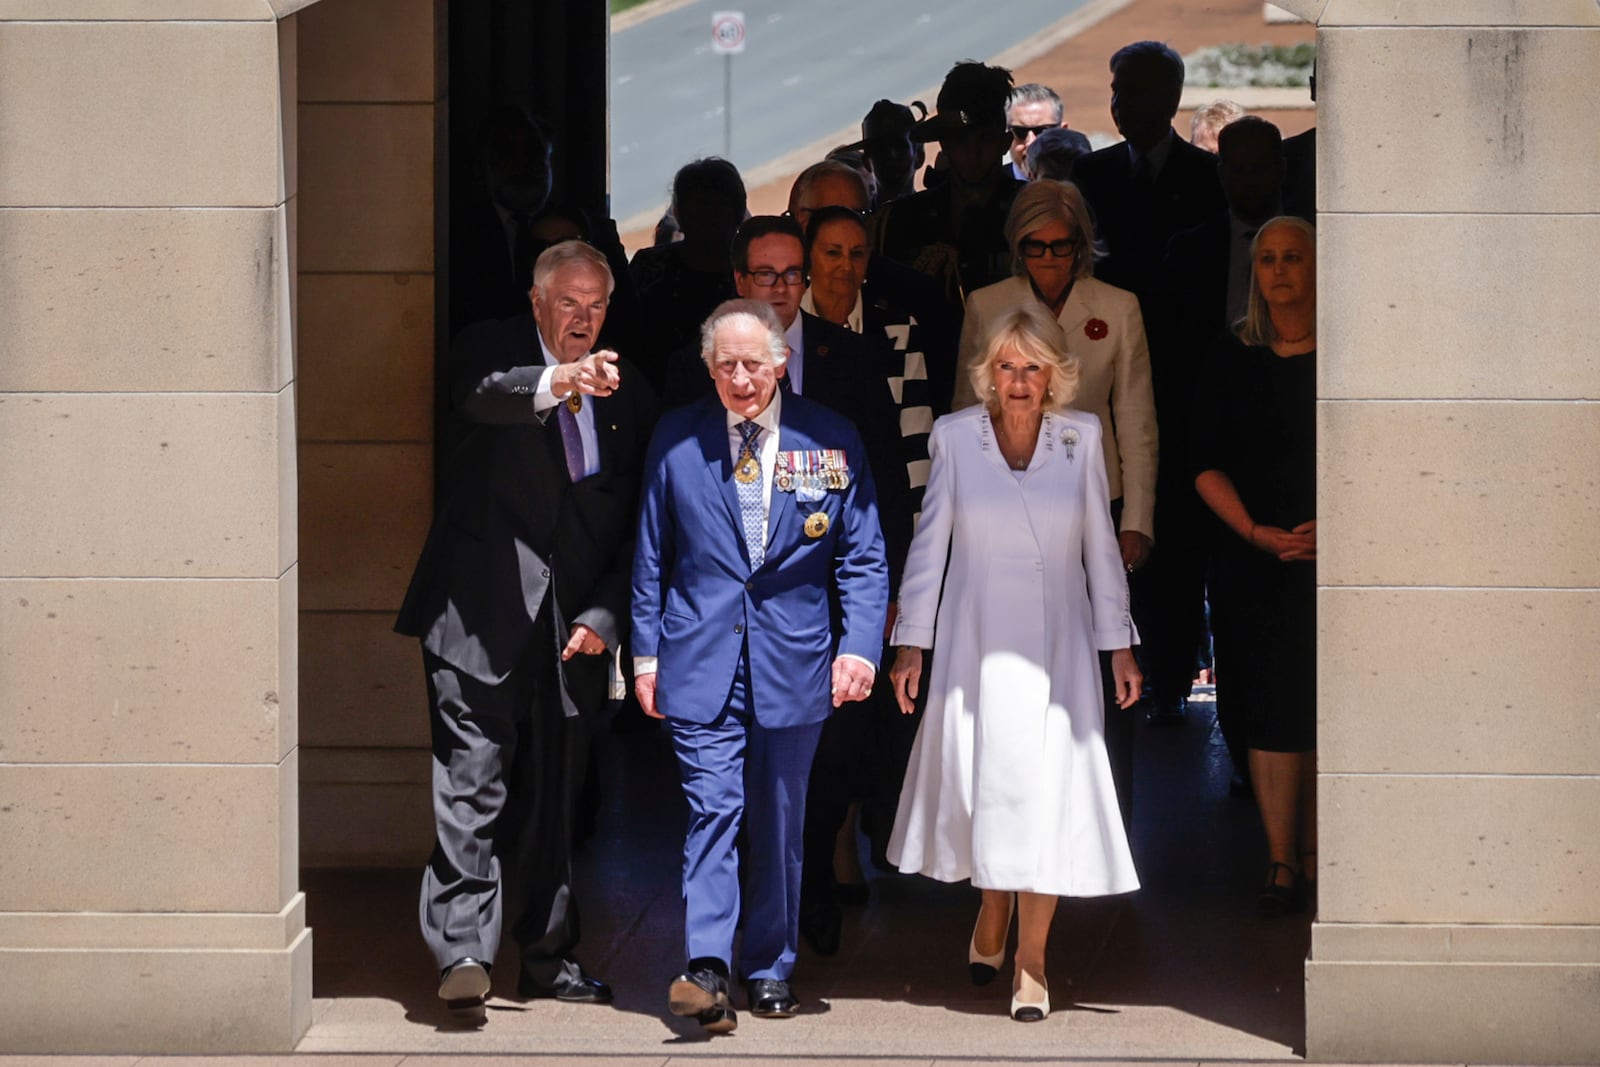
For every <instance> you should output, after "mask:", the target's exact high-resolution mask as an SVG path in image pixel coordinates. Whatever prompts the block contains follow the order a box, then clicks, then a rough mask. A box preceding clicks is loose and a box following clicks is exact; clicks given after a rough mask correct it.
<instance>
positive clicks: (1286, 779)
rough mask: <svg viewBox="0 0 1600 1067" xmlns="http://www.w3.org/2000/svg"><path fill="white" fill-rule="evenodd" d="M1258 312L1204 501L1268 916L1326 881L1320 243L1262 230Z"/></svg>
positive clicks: (1210, 408) (1222, 408) (1244, 343)
mask: <svg viewBox="0 0 1600 1067" xmlns="http://www.w3.org/2000/svg"><path fill="white" fill-rule="evenodd" d="M1251 258H1252V262H1253V269H1252V272H1251V279H1250V296H1249V304H1248V310H1247V312H1246V316H1245V318H1244V320H1243V321H1242V322H1240V323H1239V324H1238V326H1237V327H1236V331H1235V332H1236V333H1237V334H1238V337H1237V339H1236V340H1235V339H1233V338H1229V339H1228V340H1227V341H1226V342H1225V343H1224V344H1223V345H1221V346H1220V347H1219V349H1218V352H1217V353H1216V358H1215V360H1214V362H1213V366H1212V369H1211V374H1210V385H1211V388H1212V397H1211V402H1210V403H1209V404H1208V405H1206V408H1205V409H1204V410H1205V411H1206V416H1207V419H1206V421H1205V422H1204V423H1203V424H1202V426H1201V428H1200V430H1199V432H1198V435H1197V440H1196V442H1195V461H1196V464H1197V466H1196V469H1197V470H1198V471H1199V474H1198V475H1197V477H1196V478H1195V489H1196V490H1197V491H1198V492H1199V494H1200V497H1201V498H1202V499H1203V500H1204V501H1205V502H1206V504H1207V505H1208V506H1209V507H1210V508H1211V510H1212V511H1214V512H1216V514H1217V517H1218V518H1219V519H1221V520H1222V522H1223V523H1224V524H1225V525H1226V526H1227V527H1228V530H1229V531H1231V533H1230V532H1224V533H1223V534H1222V536H1221V538H1220V541H1219V544H1218V545H1217V550H1216V556H1215V564H1214V573H1213V578H1212V586H1211V590H1212V591H1211V604H1212V626H1213V630H1214V633H1215V636H1216V646H1217V658H1218V660H1220V661H1221V662H1222V663H1223V664H1224V665H1225V666H1224V667H1223V670H1224V671H1225V673H1226V675H1227V686H1228V688H1227V692H1226V695H1225V697H1224V699H1226V700H1228V701H1229V703H1230V705H1232V707H1233V708H1234V709H1236V711H1235V714H1237V715H1238V717H1239V721H1240V723H1241V725H1242V726H1243V728H1244V732H1245V740H1246V744H1247V746H1248V748H1249V750H1250V775H1251V780H1252V782H1253V783H1254V785H1255V792H1256V801H1257V803H1258V804H1259V806H1260V809H1261V822H1262V826H1263V828H1264V829H1265V830H1266V837H1267V852H1268V865H1267V877H1266V883H1265V885H1263V886H1262V888H1261V892H1260V896H1259V898H1258V900H1259V903H1260V907H1261V910H1262V912H1263V914H1267V915H1280V914H1282V913H1284V912H1285V911H1289V910H1293V909H1295V908H1297V907H1298V906H1299V905H1300V902H1301V901H1302V899H1303V898H1304V890H1305V889H1306V887H1307V886H1306V883H1309V882H1311V881H1312V880H1314V879H1315V877H1316V854H1317V853H1316V849H1317V836H1316V833H1317V831H1316V814H1317V813H1316V747H1317V741H1316V725H1317V723H1316V697H1317V663H1316V592H1317V589H1316V558H1317V521H1316V491H1317V486H1316V432H1315V418H1316V395H1317V389H1316V347H1317V335H1316V323H1317V292H1316V281H1317V277H1316V235H1315V231H1314V230H1313V229H1312V227H1311V224H1310V223H1308V222H1306V221H1305V220H1303V219H1298V218H1291V217H1287V216H1285V217H1280V218H1276V219H1272V220H1271V221H1269V222H1267V223H1266V225H1264V226H1262V227H1261V230H1260V232H1259V233H1258V234H1257V235H1256V239H1255V243H1254V245H1253V246H1252V251H1251Z"/></svg>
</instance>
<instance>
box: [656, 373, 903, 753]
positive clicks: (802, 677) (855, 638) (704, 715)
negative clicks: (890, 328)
mask: <svg viewBox="0 0 1600 1067" xmlns="http://www.w3.org/2000/svg"><path fill="white" fill-rule="evenodd" d="M778 448H779V450H780V451H785V452H789V451H800V450H811V449H830V448H839V449H843V450H844V452H845V458H846V462H847V463H848V464H849V468H850V484H849V486H848V487H847V488H845V489H842V490H840V489H830V490H828V491H827V492H826V493H825V494H824V497H823V499H822V500H820V501H817V502H814V503H803V502H801V501H800V500H799V499H798V495H797V494H796V493H793V492H782V491H780V490H779V489H778V488H777V487H776V486H774V487H773V490H772V508H771V515H770V518H769V521H768V529H767V553H766V559H765V561H764V562H763V563H762V564H761V566H760V567H759V568H757V569H756V570H755V572H754V573H752V572H751V569H750V563H749V557H748V555H747V554H746V551H745V543H744V533H743V523H742V521H741V519H740V511H739V498H738V493H737V491H736V489H735V486H734V481H733V458H732V455H731V450H730V448H729V444H728V424H727V413H726V411H725V409H724V408H723V407H722V404H721V403H720V402H719V401H718V400H717V398H716V397H715V396H711V397H706V398H704V399H702V400H699V401H697V402H695V403H693V404H690V405H689V406H687V407H683V408H679V409H677V410H675V411H672V412H670V413H668V414H667V416H666V417H665V418H663V419H662V420H661V423H660V424H659V425H658V426H657V428H656V433H655V436H654V437H653V438H652V439H651V442H650V450H649V453H648V455H647V457H646V459H645V485H644V497H643V502H642V504H641V506H640V513H639V536H638V540H637V549H636V552H635V555H634V564H633V652H634V654H635V655H637V656H656V657H658V659H659V664H658V668H657V669H658V671H659V674H658V676H657V687H656V701H657V708H658V710H660V711H661V712H662V713H663V714H664V715H666V716H667V717H668V718H673V719H681V720H685V721H688V722H697V723H709V722H711V721H713V720H714V719H716V718H717V716H718V715H720V714H721V713H722V709H723V705H724V702H725V700H726V698H727V696H728V691H729V689H730V687H731V686H732V684H733V676H734V671H735V669H736V668H737V667H738V663H739V656H740V653H741V652H742V651H743V650H744V649H745V648H746V646H747V642H748V649H749V657H750V697H751V703H752V705H753V707H754V709H755V716H756V721H757V722H759V723H760V724H761V725H762V726H765V727H769V728H782V727H787V726H799V725H803V724H806V723H814V722H820V721H822V720H823V719H825V718H827V716H828V713H829V712H831V711H832V710H833V703H832V696H831V688H832V666H833V660H834V657H835V656H836V655H839V654H842V653H850V654H853V655H857V656H861V657H862V658H864V659H867V660H869V661H871V662H873V663H876V662H877V661H878V657H879V654H880V653H881V651H882V647H883V623H884V617H885V614H886V612H887V610H888V600H889V578H888V566H887V564H886V562H885V559H884V548H883V534H882V531H881V529H880V527H879V524H878V514H877V502H876V498H875V496H874V492H873V483H872V474H871V470H870V468H869V467H868V466H867V464H866V463H865V462H864V456H865V450H864V448H863V446H862V444H861V438H860V436H859V435H858V434H857V433H856V430H855V427H854V426H853V425H852V424H851V423H850V421H849V420H848V419H845V418H844V417H842V416H840V415H837V414H835V413H834V412H832V411H830V410H828V409H827V408H825V407H823V406H822V405H820V404H817V403H814V402H812V401H809V400H806V399H805V398H804V397H799V396H785V397H784V398H783V399H782V409H781V413H780V416H779V425H778ZM818 511H820V512H822V513H823V514H825V515H826V516H827V517H828V529H827V532H825V533H824V534H822V536H820V537H808V536H807V535H806V533H805V529H804V526H805V520H806V518H807V516H809V515H811V514H812V513H814V512H818Z"/></svg>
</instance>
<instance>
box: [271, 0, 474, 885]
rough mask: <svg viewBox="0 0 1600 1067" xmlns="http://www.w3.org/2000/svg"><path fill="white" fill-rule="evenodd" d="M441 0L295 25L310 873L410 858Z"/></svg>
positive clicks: (429, 502)
mask: <svg viewBox="0 0 1600 1067" xmlns="http://www.w3.org/2000/svg"><path fill="white" fill-rule="evenodd" d="M443 15H444V12H443V4H442V0H321V2H320V3H318V4H316V5H314V6H312V7H310V8H307V9H306V10H304V11H302V12H301V13H300V14H299V15H298V16H297V19H298V21H299V22H300V32H299V83H300V95H299V107H298V123H299V134H300V136H299V145H300V148H299V158H300V170H301V195H300V204H301V207H300V212H299V226H300V258H299V274H298V278H299V311H300V315H299V349H298V352H299V375H300V377H299V394H298V395H299V401H300V425H299V442H300V543H301V550H302V554H303V564H302V591H301V600H300V650H301V679H302V703H303V711H302V719H301V724H302V725H301V731H302V735H303V736H302V739H303V743H304V750H303V764H302V766H303V775H302V781H303V786H302V804H301V809H300V811H301V827H302V835H301V855H302V860H303V862H304V863H305V864H306V865H308V866H384V865H400V866H416V867H418V868H419V869H420V867H421V865H422V863H423V862H425V861H426V859H427V854H428V848H429V846H430V844H431V842H432V826H433V823H432V814H431V808H430V806H429V803H430V802H429V794H428V791H427V783H428V773H429V770H428V767H429V764H428V719H427V696H426V692H425V689H424V686H423V678H422V664H421V657H420V655H419V654H418V652H417V647H416V642H415V641H413V640H410V639H408V638H402V637H399V636H397V635H395V634H393V633H391V632H390V626H391V625H392V622H393V619H394V614H395V611H396V610H397V609H398V608H399V606H400V601H401V598H402V597H403V595H404V593H405V588H406V582H407V580H408V579H409V578H410V575H411V567H412V565H413V564H414V563H415V561H416V557H417V553H418V551H419V550H420V549H421V547H422V541H423V537H424V536H425V534H426V532H427V529H428V522H429V520H430V519H431V517H432V513H433V444H432V442H433V403H434V400H433V397H434V390H433V380H434V349H435V343H436V342H435V339H436V329H435V286H434V262H435V247H436V242H435V205H436V204H437V203H440V202H441V201H442V197H440V196H438V195H437V194H436V189H435V174H436V170H438V166H437V164H436V160H438V159H440V158H441V154H442V151H443V147H444V146H443V143H442V141H441V137H440V133H439V131H440V130H441V128H442V121H441V120H442V111H443V108H442V94H443V89H444V77H443V71H442V69H441V66H440V63H439V61H438V60H437V58H436V57H437V56H438V55H440V54H442V49H443V40H442V29H441V27H442V26H443Z"/></svg>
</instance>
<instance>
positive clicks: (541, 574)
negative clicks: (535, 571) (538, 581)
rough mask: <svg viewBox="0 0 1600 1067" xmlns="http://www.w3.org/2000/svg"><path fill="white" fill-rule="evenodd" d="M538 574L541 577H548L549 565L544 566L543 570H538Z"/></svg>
mask: <svg viewBox="0 0 1600 1067" xmlns="http://www.w3.org/2000/svg"><path fill="white" fill-rule="evenodd" d="M539 576H540V577H541V578H548V577H550V568H549V567H546V568H545V569H544V570H542V571H540V572H539Z"/></svg>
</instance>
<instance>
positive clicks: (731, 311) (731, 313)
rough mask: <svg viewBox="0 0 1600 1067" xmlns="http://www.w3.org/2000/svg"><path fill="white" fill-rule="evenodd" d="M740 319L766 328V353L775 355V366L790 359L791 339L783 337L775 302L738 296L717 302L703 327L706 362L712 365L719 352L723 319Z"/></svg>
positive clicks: (702, 338)
mask: <svg viewBox="0 0 1600 1067" xmlns="http://www.w3.org/2000/svg"><path fill="white" fill-rule="evenodd" d="M738 321H744V322H753V323H755V324H756V325H758V326H763V327H765V328H766V331H767V353H768V355H770V356H771V357H772V365H773V366H774V367H781V366H783V365H784V364H785V363H787V362H789V342H788V341H786V340H784V337H783V323H782V322H780V321H778V313H777V312H776V311H774V310H773V308H772V305H771V304H769V303H767V302H766V301H764V300H744V299H737V300H724V301H723V302H722V303H720V304H718V305H717V307H716V310H714V311H712V312H711V314H710V316H708V317H707V318H706V321H705V324H704V325H703V326H701V327H700V359H701V360H702V361H703V362H704V363H705V365H706V366H708V367H709V366H711V357H712V356H713V355H714V354H715V352H716V344H717V330H719V329H720V328H721V327H722V325H723V324H724V323H728V322H738Z"/></svg>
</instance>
